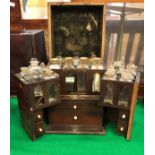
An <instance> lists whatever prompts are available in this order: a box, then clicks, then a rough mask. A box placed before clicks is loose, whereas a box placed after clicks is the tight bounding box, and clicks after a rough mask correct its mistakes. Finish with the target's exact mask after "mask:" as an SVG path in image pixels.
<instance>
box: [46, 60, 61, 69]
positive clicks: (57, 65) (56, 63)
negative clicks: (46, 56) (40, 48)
mask: <svg viewBox="0 0 155 155" xmlns="http://www.w3.org/2000/svg"><path fill="white" fill-rule="evenodd" d="M48 66H49V68H50V69H61V60H60V59H58V58H52V59H50V61H49V64H48Z"/></svg>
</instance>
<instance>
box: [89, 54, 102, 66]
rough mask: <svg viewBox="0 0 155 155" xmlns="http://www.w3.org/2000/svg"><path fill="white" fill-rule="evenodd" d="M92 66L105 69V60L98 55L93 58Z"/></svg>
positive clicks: (91, 60)
mask: <svg viewBox="0 0 155 155" xmlns="http://www.w3.org/2000/svg"><path fill="white" fill-rule="evenodd" d="M90 68H91V69H104V65H103V60H102V59H101V58H97V57H94V58H91V59H90Z"/></svg>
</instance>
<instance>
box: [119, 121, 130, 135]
mask: <svg viewBox="0 0 155 155" xmlns="http://www.w3.org/2000/svg"><path fill="white" fill-rule="evenodd" d="M127 130H128V122H126V121H118V126H117V132H118V133H119V134H121V135H124V136H126V134H127Z"/></svg>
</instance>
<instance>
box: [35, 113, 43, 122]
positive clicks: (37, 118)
mask: <svg viewBox="0 0 155 155" xmlns="http://www.w3.org/2000/svg"><path fill="white" fill-rule="evenodd" d="M33 115H34V121H35V122H39V121H42V120H43V112H42V110H39V111H35V112H34V113H33Z"/></svg>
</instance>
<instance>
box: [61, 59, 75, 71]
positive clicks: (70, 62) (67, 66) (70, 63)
mask: <svg viewBox="0 0 155 155" xmlns="http://www.w3.org/2000/svg"><path fill="white" fill-rule="evenodd" d="M62 68H63V69H74V68H75V67H74V61H73V58H72V57H66V58H65V59H64V62H63V67H62Z"/></svg>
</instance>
